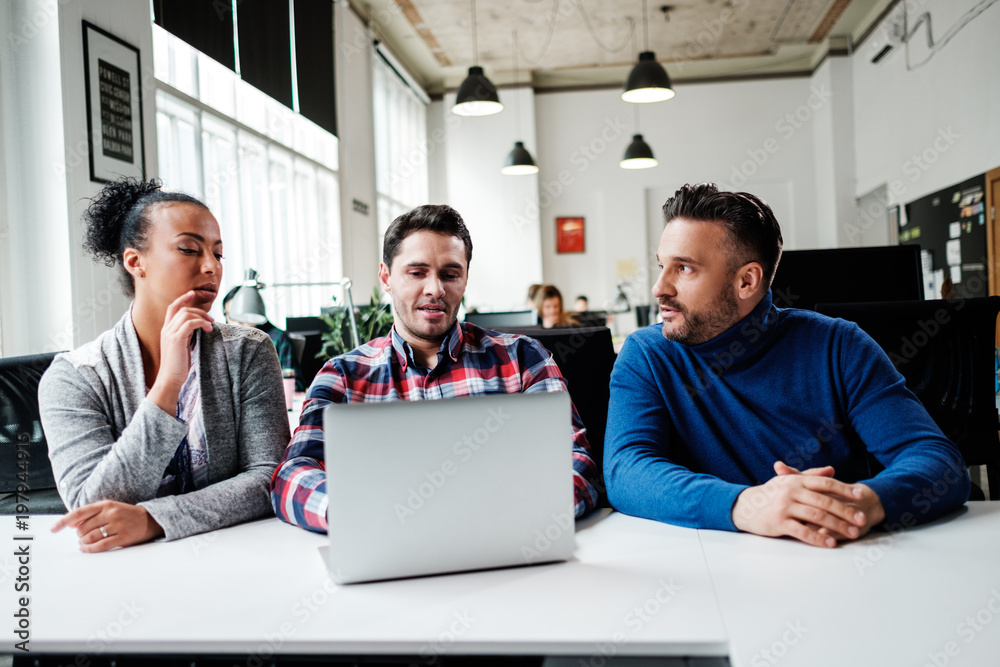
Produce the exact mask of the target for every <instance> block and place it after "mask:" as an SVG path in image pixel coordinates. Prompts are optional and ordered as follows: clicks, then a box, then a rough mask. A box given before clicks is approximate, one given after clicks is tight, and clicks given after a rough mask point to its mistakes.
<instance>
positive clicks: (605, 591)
mask: <svg viewBox="0 0 1000 667" xmlns="http://www.w3.org/2000/svg"><path fill="white" fill-rule="evenodd" d="M53 521H54V517H32V519H31V529H30V531H28V532H29V533H30V534H33V535H34V536H35V539H34V540H33V541H32V542H31V543H30V544H31V545H32V546H31V554H32V560H31V584H32V591H31V604H30V610H31V619H32V627H31V631H32V635H31V648H32V651H33V652H38V651H49V652H59V653H74V652H78V651H87V652H89V653H96V652H99V653H106V654H110V653H117V652H121V653H131V652H147V653H148V652H171V653H199V652H200V653H243V654H245V653H251V654H257V655H260V656H262V657H266V656H268V655H270V654H271V653H298V654H332V653H336V654H375V653H377V654H398V655H413V656H421V657H427V656H430V655H434V654H466V655H469V654H486V653H502V654H522V655H540V654H545V655H562V656H578V657H585V656H590V657H591V658H593V659H591V660H589V664H595V665H596V664H603V661H602V659H603V658H604V657H606V656H610V655H615V656H619V657H621V656H653V655H661V656H676V655H694V656H724V655H727V654H728V655H729V656H730V659H731V661H732V664H733V665H734V666H736V667H756V666H757V665H778V664H780V665H782V666H783V667H784V666H786V665H811V666H812V665H835V664H836V665H868V664H871V665H897V664H912V665H924V664H925V663H926V664H931V665H933V664H934V659H937V661H938V662H939V664H945V663H944V662H943V661H945V660H947V664H949V665H976V666H979V665H993V664H1000V558H998V556H997V554H998V553H1000V551H998V550H1000V503H985V502H983V503H970V504H969V507H968V509H966V510H964V511H962V512H960V513H957V514H954V515H951V516H950V517H948V518H946V519H944V520H942V521H939V522H936V523H935V524H931V525H928V526H924V527H920V528H917V529H913V530H910V531H907V532H905V533H901V534H897V535H893V536H888V535H886V534H884V533H883V534H876V535H871V536H868V537H866V538H865V539H863V540H861V541H859V542H857V543H854V544H849V545H844V546H841V547H839V548H838V549H835V550H831V551H827V550H820V549H816V548H813V547H808V546H806V545H803V544H800V543H797V542H794V541H790V540H774V539H766V538H759V537H755V536H752V535H745V534H736V533H723V532H716V531H695V530H689V529H684V528H678V527H674V526H667V525H663V524H658V523H655V522H651V521H645V520H641V519H635V518H632V517H628V516H624V515H620V514H611V515H610V516H608V515H607V514H606V513H602V514H601V515H600V516H598V517H595V518H592V519H588V520H586V521H584V522H583V523H582V524H580V526H578V534H577V552H576V557H575V558H574V560H572V561H570V562H568V563H562V564H552V565H542V566H536V567H531V568H515V569H507V570H494V571H488V572H478V573H467V574H457V575H445V576H438V577H427V578H422V579H410V580H402V581H394V582H383V583H374V584H355V585H351V586H342V587H338V586H336V585H334V584H332V583H331V582H330V581H329V579H328V578H327V576H326V570H325V565H324V563H323V562H322V560H321V557H320V555H319V547H320V546H322V545H323V544H325V542H326V538H325V537H323V536H320V535H315V534H311V533H307V532H306V531H303V530H301V529H298V528H294V527H291V526H287V525H284V524H282V523H280V522H278V521H277V520H276V519H270V520H267V521H260V522H256V523H252V524H247V525H243V526H236V527H233V528H230V529H226V530H222V531H217V532H215V533H211V534H208V535H203V536H195V537H192V538H188V539H185V540H179V541H176V542H172V543H155V544H149V545H142V546H138V547H132V548H129V549H124V550H120V551H117V552H112V553H107V554H96V555H90V554H82V553H80V552H79V551H78V550H77V546H76V540H75V536H74V534H72V533H66V532H63V533H60V534H58V535H51V534H48V533H47V528H48V526H50V525H51V524H52V523H53ZM14 533H15V531H14V520H13V517H0V540H3V544H2V546H0V549H2V550H0V553H2V554H3V556H0V591H2V593H0V614H2V615H3V618H6V619H10V618H11V614H12V613H13V612H12V610H13V608H14V605H15V596H16V594H15V593H14V592H13V591H12V588H13V586H12V582H13V576H16V564H15V562H14V558H13V556H12V555H11V554H12V552H13V548H8V547H9V546H10V545H13V544H20V543H15V542H14V541H13V537H14ZM17 534H18V535H21V534H22V533H17ZM25 534H26V533H25ZM994 589H995V590H996V596H995V598H994V593H993V591H994ZM991 600H993V601H992V602H991ZM991 605H992V608H991ZM993 609H995V610H996V611H993ZM983 610H985V612H984V611H983ZM977 614H979V616H980V621H978V622H977V623H980V622H981V621H983V620H984V619H986V618H987V615H988V617H989V618H988V622H986V623H981V624H979V625H977V626H976V627H978V628H979V630H973V629H972V625H969V624H968V623H967V621H966V617H967V616H971V617H973V618H975V617H976V615H977ZM962 624H966V625H964V626H963V625H962ZM3 632H4V636H5V639H4V646H3V648H0V652H4V651H8V650H10V649H9V648H8V647H9V646H10V645H11V644H12V643H13V642H12V641H9V640H8V639H7V638H8V637H10V636H11V635H10V634H9V633H10V631H9V630H7V629H6V628H5V630H4V631H3ZM949 642H954V645H951V644H949ZM949 650H950V651H951V653H952V654H953V655H948V651H949ZM585 662H587V661H585ZM570 664H574V665H578V664H579V659H575V660H573V661H572V662H571V663H570Z"/></svg>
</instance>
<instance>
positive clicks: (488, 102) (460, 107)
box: [451, 0, 503, 116]
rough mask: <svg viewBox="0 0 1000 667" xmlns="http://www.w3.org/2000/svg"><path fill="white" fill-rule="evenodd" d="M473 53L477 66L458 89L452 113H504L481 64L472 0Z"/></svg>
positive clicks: (473, 0)
mask: <svg viewBox="0 0 1000 667" xmlns="http://www.w3.org/2000/svg"><path fill="white" fill-rule="evenodd" d="M472 51H473V56H474V57H475V61H476V63H477V64H475V65H473V66H472V67H470V68H469V76H467V77H465V81H463V82H462V85H461V86H459V87H458V95H457V96H456V98H455V106H453V107H452V108H451V112H452V113H454V114H457V115H459V116H489V115H491V114H495V113H500V112H501V111H503V105H502V104H500V96H499V95H497V87H496V86H494V85H493V82H492V81H490V80H489V79H487V78H486V74H485V73H484V72H483V68H482V67H480V66H479V65H478V63H479V45H478V44H477V42H476V0H472Z"/></svg>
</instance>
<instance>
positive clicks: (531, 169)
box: [500, 28, 538, 176]
mask: <svg viewBox="0 0 1000 667" xmlns="http://www.w3.org/2000/svg"><path fill="white" fill-rule="evenodd" d="M513 38H514V84H515V85H517V83H518V81H519V79H520V72H519V70H518V67H517V28H514V32H513ZM515 95H516V93H515ZM514 123H515V126H516V128H517V136H521V105H520V103H519V102H518V101H517V98H516V97H515V98H514ZM500 173H501V174H505V175H507V176H527V175H529V174H537V173H538V167H537V166H535V161H534V160H533V159H532V157H531V153H529V152H528V149H527V148H525V147H524V142H523V141H515V142H514V148H513V149H512V150H511V151H510V153H508V154H507V159H506V161H504V165H503V167H502V168H501V169H500Z"/></svg>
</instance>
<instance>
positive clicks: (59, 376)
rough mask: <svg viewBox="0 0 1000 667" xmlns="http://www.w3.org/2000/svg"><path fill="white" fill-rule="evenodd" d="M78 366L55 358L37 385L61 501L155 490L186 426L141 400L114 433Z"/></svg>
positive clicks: (132, 498)
mask: <svg viewBox="0 0 1000 667" xmlns="http://www.w3.org/2000/svg"><path fill="white" fill-rule="evenodd" d="M97 392H98V388H96V387H94V386H92V385H91V384H90V382H88V381H87V379H86V378H85V377H84V375H83V374H82V373H81V372H80V370H79V369H78V368H76V367H75V366H73V364H72V363H70V362H69V361H68V360H66V359H63V358H56V359H55V361H53V362H52V365H51V366H50V367H49V369H48V370H47V371H46V372H45V375H44V376H42V380H41V382H40V383H39V386H38V403H39V408H40V412H41V417H42V425H43V428H44V429H45V438H46V440H47V442H48V446H49V459H50V460H51V462H52V472H53V473H54V475H55V479H56V483H57V485H58V488H59V495H60V496H61V497H62V499H63V501H64V502H65V503H66V506H67V507H68V508H70V509H76V508H78V507H82V506H84V505H87V504H89V503H92V502H96V501H98V500H117V501H120V502H124V503H130V504H133V505H134V504H136V503H138V502H140V501H143V500H148V499H149V498H152V497H154V496H155V495H156V491H157V489H158V488H159V486H160V480H161V479H162V478H163V471H164V470H165V469H166V467H167V464H168V463H170V459H171V458H172V457H173V455H174V452H176V451H177V447H178V445H180V443H181V441H182V440H183V439H184V436H185V435H187V426H186V425H185V424H184V423H183V422H181V421H179V420H178V419H176V418H175V417H174V416H172V415H168V414H167V413H166V412H164V411H163V410H161V409H160V408H159V407H157V406H156V405H155V404H153V403H152V402H150V401H148V400H145V399H144V400H143V401H142V402H141V403H140V404H139V409H138V410H137V411H136V412H135V414H134V415H133V416H132V419H131V420H130V421H129V423H128V426H126V427H125V429H124V430H123V431H122V432H121V434H120V435H119V437H118V439H117V440H116V439H115V437H114V427H113V425H112V418H111V416H110V415H108V414H107V413H106V410H105V408H104V406H103V405H102V403H101V400H100V397H99V395H98V393H97Z"/></svg>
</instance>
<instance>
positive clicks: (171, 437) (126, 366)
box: [39, 179, 289, 552]
mask: <svg viewBox="0 0 1000 667" xmlns="http://www.w3.org/2000/svg"><path fill="white" fill-rule="evenodd" d="M83 218H84V222H85V223H86V225H87V236H86V241H85V243H84V247H85V249H86V250H88V251H89V252H90V253H91V254H92V255H93V257H94V259H95V260H98V261H104V262H105V264H107V265H108V266H114V265H117V266H118V267H119V271H120V281H121V284H122V287H123V290H124V292H125V294H126V296H129V297H132V298H133V301H132V305H131V307H130V308H129V310H128V311H127V312H126V313H125V315H124V316H123V317H122V319H121V320H120V321H119V322H118V324H117V325H116V326H115V327H114V328H113V329H111V330H110V331H106V332H104V333H103V334H101V335H100V336H99V337H98V338H97V340H95V341H93V342H91V343H88V344H86V345H84V346H83V347H80V348H78V349H76V350H73V351H71V352H66V353H63V354H60V355H58V356H57V357H56V358H55V360H54V361H53V362H52V365H51V366H50V368H49V370H48V371H47V372H46V373H45V375H44V376H43V378H42V381H41V384H40V386H39V404H40V407H41V416H42V426H43V428H44V430H45V435H46V439H47V440H48V445H49V458H50V459H51V461H52V470H53V472H54V473H55V477H56V481H57V484H58V487H59V494H60V496H62V499H63V501H64V502H65V503H66V506H67V507H69V508H70V512H69V513H68V514H66V515H65V516H63V517H62V518H61V519H60V520H59V521H58V522H57V523H56V525H55V526H54V527H53V530H54V531H55V530H61V529H62V528H64V527H67V526H69V527H73V528H75V529H76V532H77V534H78V535H79V537H80V547H81V549H82V550H83V551H88V552H96V551H106V550H108V549H112V548H115V547H126V546H129V545H133V544H139V543H141V542H147V541H149V540H152V539H155V538H158V537H165V538H166V539H168V540H172V539H176V538H180V537H185V536H188V535H192V534H195V533H200V532H204V531H209V530H214V529H216V528H221V527H223V526H228V525H232V524H235V523H239V522H242V521H248V520H250V519H256V518H258V517H262V516H265V515H268V514H270V513H271V505H270V500H269V495H268V493H269V491H268V486H269V483H270V479H271V473H272V472H273V471H274V468H275V466H276V465H277V462H278V459H279V458H280V457H281V453H282V452H283V451H284V449H285V446H286V445H287V444H288V437H289V432H288V419H287V415H286V412H285V407H284V406H285V403H284V393H283V390H282V384H281V369H280V367H279V366H278V357H277V354H276V353H275V350H274V345H272V344H271V340H270V339H269V338H268V337H267V335H266V334H264V333H263V332H260V331H257V330H254V329H247V328H245V327H239V326H231V325H228V324H217V323H215V322H214V321H213V319H212V317H211V316H210V315H209V314H208V311H209V309H210V308H211V307H212V303H213V302H214V301H215V298H216V296H217V295H218V291H219V286H220V284H221V281H222V238H221V232H220V229H219V223H218V222H217V221H216V219H215V217H214V216H213V215H212V214H211V213H210V212H209V210H208V208H207V207H206V206H205V205H204V204H203V203H201V202H200V201H198V200H197V199H195V198H193V197H190V196H188V195H185V194H180V193H174V192H165V191H163V190H162V189H161V187H160V184H159V183H156V182H154V181H136V180H134V179H125V180H121V181H116V182H114V183H109V184H108V185H107V186H105V188H104V189H103V190H102V191H101V192H100V193H99V194H98V195H97V197H96V198H95V199H94V200H93V201H92V203H91V205H90V207H89V208H88V209H87V212H86V213H85V214H84V216H83Z"/></svg>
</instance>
